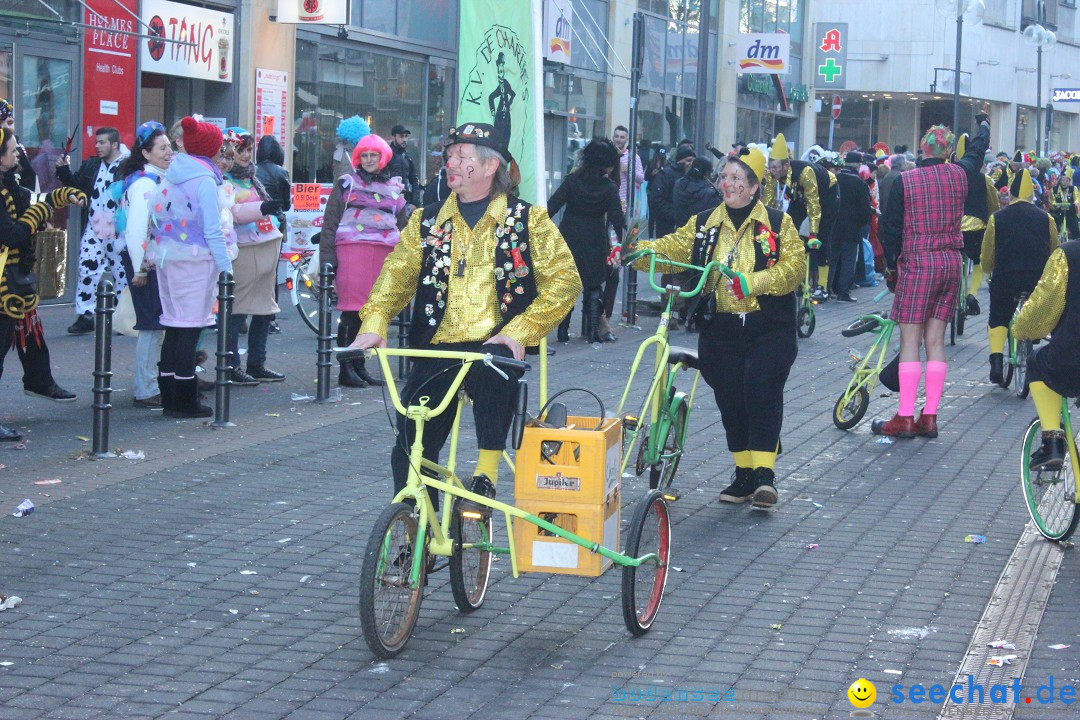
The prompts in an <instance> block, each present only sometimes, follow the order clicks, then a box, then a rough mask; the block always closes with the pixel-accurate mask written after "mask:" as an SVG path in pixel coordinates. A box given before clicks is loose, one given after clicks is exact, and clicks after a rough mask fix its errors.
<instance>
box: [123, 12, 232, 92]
mask: <svg viewBox="0 0 1080 720" xmlns="http://www.w3.org/2000/svg"><path fill="white" fill-rule="evenodd" d="M142 19H143V22H145V23H146V24H147V25H148V26H149V28H150V29H149V30H148V31H147V32H148V33H149V34H151V35H155V36H157V37H160V38H164V39H165V40H170V41H174V42H163V41H161V40H153V39H148V40H142V52H141V59H142V70H143V72H151V73H160V74H162V75H179V76H181V77H187V78H192V79H195V80H214V81H216V82H232V79H233V25H234V23H233V16H232V13H225V12H219V11H217V10H207V9H205V8H199V7H194V6H192V5H183V4H181V3H176V2H170V1H169V0H143V3H142Z"/></svg>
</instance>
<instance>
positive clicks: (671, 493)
mask: <svg viewBox="0 0 1080 720" xmlns="http://www.w3.org/2000/svg"><path fill="white" fill-rule="evenodd" d="M662 494H663V496H664V499H665V500H667V501H668V502H669V503H673V502H675V501H677V500H679V499H680V498H681V497H682V492H680V491H679V490H676V489H675V488H671V487H669V488H668V489H667V490H664V491H662Z"/></svg>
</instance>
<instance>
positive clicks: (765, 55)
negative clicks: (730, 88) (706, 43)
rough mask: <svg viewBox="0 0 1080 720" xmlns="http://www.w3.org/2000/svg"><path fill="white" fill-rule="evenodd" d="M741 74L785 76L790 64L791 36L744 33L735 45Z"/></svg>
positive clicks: (785, 34) (784, 34)
mask: <svg viewBox="0 0 1080 720" xmlns="http://www.w3.org/2000/svg"><path fill="white" fill-rule="evenodd" d="M735 51H736V53H737V55H736V57H737V63H738V65H739V72H741V73H757V74H769V75H787V72H788V67H789V65H790V63H791V36H790V35H788V34H787V33H746V34H744V35H739V41H738V43H736V48H735Z"/></svg>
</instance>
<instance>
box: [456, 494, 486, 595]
mask: <svg viewBox="0 0 1080 720" xmlns="http://www.w3.org/2000/svg"><path fill="white" fill-rule="evenodd" d="M459 503H460V501H459V500H455V501H454V505H455V507H454V511H453V514H452V516H451V518H450V539H451V540H453V541H454V554H453V555H451V556H450V589H451V590H452V591H453V592H454V602H455V603H457V606H458V610H460V611H461V612H472V611H473V610H477V609H479V607H480V606H481V605H483V604H484V596H485V595H487V588H488V581H489V580H490V579H491V551H490V550H485V549H482V548H480V547H476V546H477V545H478V544H490V543H491V529H492V520H491V517H487V518H485V519H482V520H481V519H477V518H466V517H462V516H461V513H460V512H459V510H458V507H457V505H458V504H459Z"/></svg>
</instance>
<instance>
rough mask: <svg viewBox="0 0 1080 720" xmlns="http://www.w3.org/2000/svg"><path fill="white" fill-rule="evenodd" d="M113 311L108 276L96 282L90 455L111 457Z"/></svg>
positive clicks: (112, 296) (112, 299)
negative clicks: (92, 424) (92, 422)
mask: <svg viewBox="0 0 1080 720" xmlns="http://www.w3.org/2000/svg"><path fill="white" fill-rule="evenodd" d="M114 312H116V293H115V292H113V284H112V280H109V279H108V278H102V280H101V282H100V283H98V289H97V307H96V308H95V309H94V403H93V405H91V407H92V408H93V409H94V449H93V456H94V457H99V458H102V457H112V453H111V452H110V451H109V410H110V409H112V403H110V402H109V399H110V396H111V395H112V386H111V385H110V380H111V378H112V316H113V313H114Z"/></svg>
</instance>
